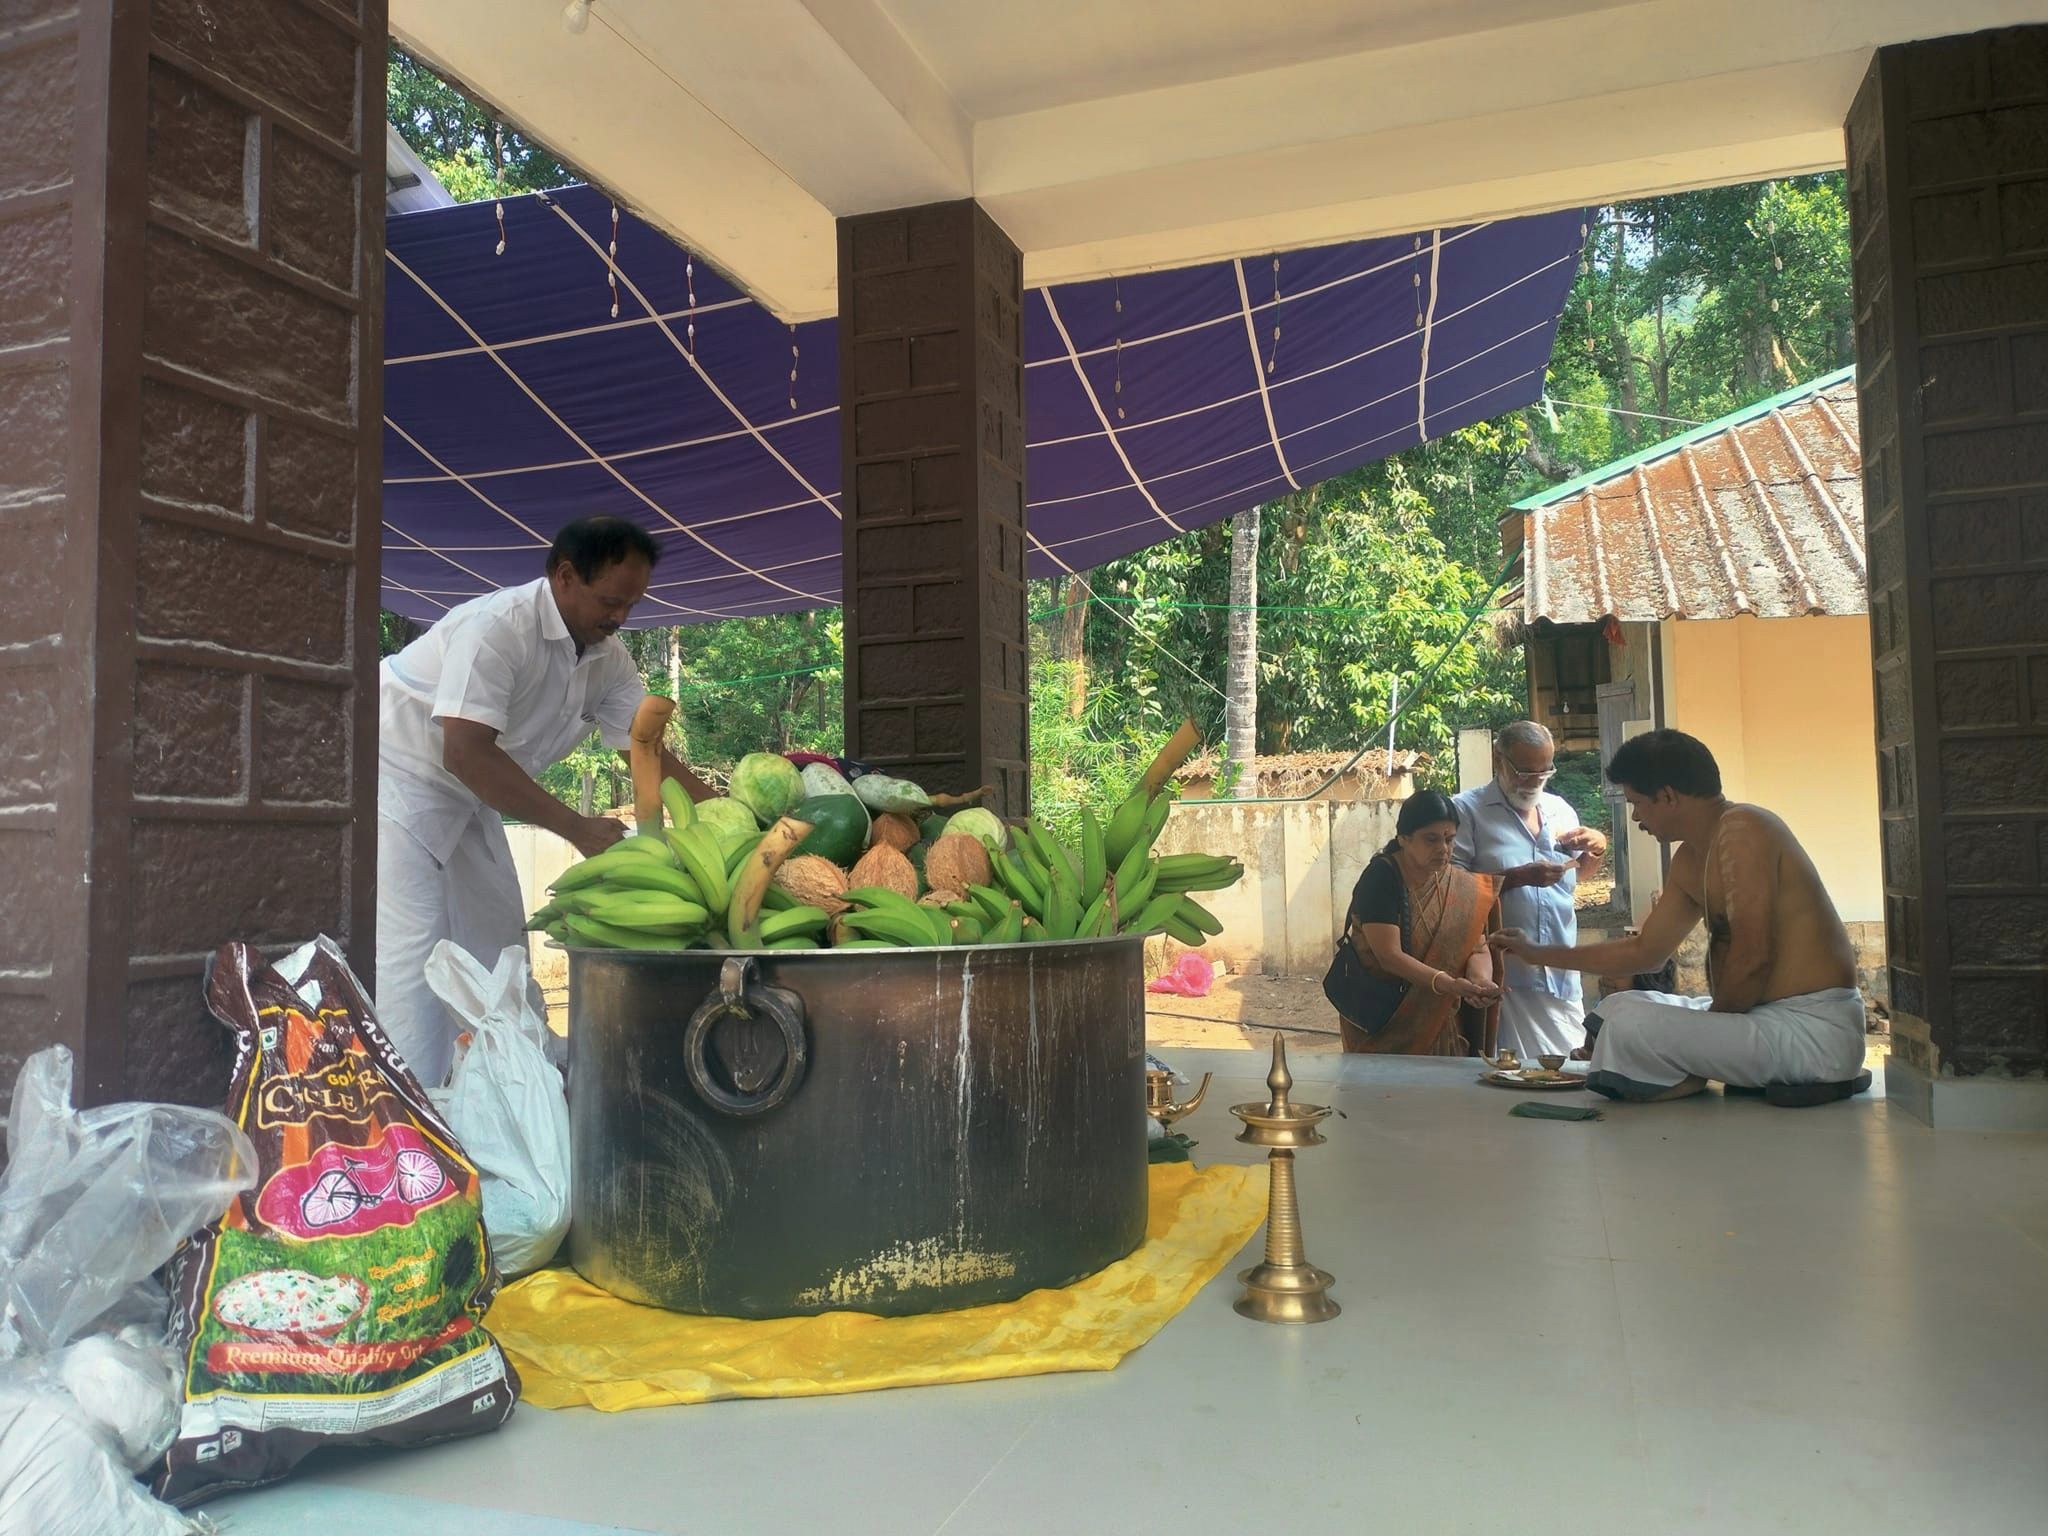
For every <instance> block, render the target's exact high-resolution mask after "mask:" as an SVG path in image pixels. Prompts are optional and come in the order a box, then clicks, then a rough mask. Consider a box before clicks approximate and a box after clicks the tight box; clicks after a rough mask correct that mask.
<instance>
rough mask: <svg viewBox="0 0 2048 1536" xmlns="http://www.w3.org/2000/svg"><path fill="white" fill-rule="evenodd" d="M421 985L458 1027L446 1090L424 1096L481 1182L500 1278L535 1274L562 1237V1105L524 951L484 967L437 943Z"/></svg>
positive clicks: (565, 1145) (565, 1134) (565, 1130)
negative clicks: (460, 1037)
mask: <svg viewBox="0 0 2048 1536" xmlns="http://www.w3.org/2000/svg"><path fill="white" fill-rule="evenodd" d="M427 985H428V986H430V987H432V988H433V989H434V993H435V995H436V996H437V997H439V998H440V999H441V1001H442V1002H443V1003H445V1004H447V1006H448V1008H449V1009H450V1011H452V1012H453V1013H454V1014H455V1016H456V1017H457V1018H458V1019H460V1020H461V1021H462V1025H463V1028H464V1030H465V1031H466V1032H467V1034H468V1035H469V1042H468V1044H467V1046H466V1047H459V1048H458V1050H457V1054H456V1057H455V1068H454V1071H453V1072H452V1073H451V1074H450V1075H449V1079H448V1086H447V1087H445V1088H441V1089H436V1090H435V1091H434V1092H433V1093H432V1094H430V1095H429V1096H430V1097H431V1098H432V1099H433V1101H434V1105H435V1107H436V1108H437V1109H439V1110H440V1111H441V1113H442V1115H443V1116H445V1117H446V1119H447V1121H448V1126H449V1129H450V1130H452V1131H454V1132H455V1134H456V1136H457V1138H458V1139H459V1140H460V1141H461V1142H462V1149H463V1151H464V1152H466V1153H467V1154H468V1155H469V1158H470V1161H472V1162H473V1163H475V1164H476V1166H477V1169H478V1171H479V1172H480V1173H481V1174H482V1175H483V1189H484V1230H485V1231H486V1232H487V1233H489V1235H490V1243H491V1253H492V1256H493V1257H494V1258H496V1259H497V1261H498V1269H499V1271H500V1273H502V1274H504V1275H506V1276H512V1275H521V1274H525V1273H526V1272H527V1271H528V1270H533V1269H538V1268H540V1266H541V1265H543V1264H545V1263H547V1261H548V1260H549V1259H551V1258H553V1257H554V1256H555V1250H556V1249H557V1248H559V1247H560V1246H561V1244H562V1237H563V1235H564V1234H565V1233H566V1232H567V1231H568V1230H569V1105H568V1100H567V1099H566V1098H565V1097H564V1096H563V1092H562V1074H561V1073H560V1072H558V1071H557V1070H556V1069H555V1067H554V1066H553V1065H552V1064H551V1063H550V1062H549V1060H548V1056H547V1041H548V1040H549V1039H550V1035H549V1031H548V1027H547V1020H546V1019H544V1018H543V1017H542V1016H541V1015H540V1013H539V1012H538V1011H536V1010H535V1008H534V1006H533V997H532V992H531V989H530V988H529V986H528V983H527V959H526V947H525V946H524V945H513V946H510V947H508V948H507V949H506V950H505V952H504V953H503V954H501V955H500V956H499V957H498V963H497V965H496V966H495V967H494V968H493V969H491V970H488V971H487V970H485V969H484V968H483V966H482V965H481V964H479V963H478V962H477V960H476V958H475V956H473V955H471V954H470V953H469V952H468V951H467V950H465V949H463V948H462V947H461V946H460V945H457V944H454V943H451V942H450V941H448V940H446V939H443V940H442V941H441V942H440V943H439V944H437V945H435V946H434V952H433V954H431V955H430V956H428V957H427Z"/></svg>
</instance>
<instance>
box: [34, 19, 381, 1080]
mask: <svg viewBox="0 0 2048 1536" xmlns="http://www.w3.org/2000/svg"><path fill="white" fill-rule="evenodd" d="M384 48H385V19H384V3H383V0H153V3H150V0H80V3H65V0H24V3H17V4H11V5H8V6H5V7H4V8H0V146H4V147H0V548H4V549H5V550H6V551H7V558H6V560H5V561H4V562H0V1093H4V1092H5V1089H6V1088H7V1087H11V1085H12V1083H13V1080H14V1074H15V1070H16V1067H17V1065H18V1064H19V1061H20V1059H21V1057H22V1056H23V1055H24V1054H26V1053H27V1052H28V1051H30V1050H33V1049H34V1048H36V1047H37V1046H40V1045H43V1044H46V1043H50V1042H53V1041H61V1042H63V1043H65V1044H68V1045H70V1046H71V1047H72V1049H73V1050H74V1051H75V1052H76V1053H77V1055H78V1059H79V1091H80V1094H81V1096H82V1097H84V1098H87V1099H89V1100H95V1101H103V1100H107V1099H114V1098H123V1097H131V1096H140V1097H151V1098H182V1099H187V1100H191V1101H193V1102H202V1103H204V1102H218V1100H219V1098H220V1094H221V1092H222V1090H223V1087H224V1082H225V1075H224V1071H223V1063H224V1060H225V1057H224V1048H225V1043H226V1042H225V1035H224V1033H223V1032H222V1031H221V1030H220V1028H219V1027H218V1026H217V1025H215V1024H214V1023H212V1022H211V1021H210V1020H209V1019H208V1018H207V1017H206V1015H205V1011H204V1009H203V1007H202V1006H201V1003H200V998H199V975H200V970H201V966H202V965H203V963H204V960H205V957H206V955H207V954H208V953H209V952H210V951H211V950H212V949H213V948H214V947H215V946H216V945H218V944H219V943H221V942H222V941H224V940H227V939H237V938H239V939H249V940H253V941H256V942H258V943H263V944H268V945H277V946H284V945H287V944H290V943H292V942H295V941H300V940H304V939H306V938H309V937H311V936H312V935H314V934H315V933H318V932H321V931H325V932H328V933H330V934H333V935H334V936H335V937H336V938H338V939H341V940H342V941H344V942H345V943H346V944H347V945H348V946H349V949H350V954H351V957H352V959H353V960H354V961H355V963H356V965H357V966H358V967H359V968H361V969H363V970H364V971H365V973H366V974H367V971H368V968H369V965H370V959H371V954H370V945H371V940H372V937H373V929H374V922H373V916H372V914H373V910H374V906H373V903H374V890H373V887H374V878H375V854H376V815H375V803H376V789H375V777H376V665H377V658H376V644H375V636H376V633H377V628H376V610H377V571H378V542H379V541H378V519H377V512H376V507H377V495H378V478H379V458H380V452H381V441H380V428H379V424H378V421H379V416H380V415H381V411H380V407H379V400H380V383H381V380H380V373H381V366H380V365H381V359H382V353H383V336H382V313H383V253H384V237H383V180H382V168H383V98H384Z"/></svg>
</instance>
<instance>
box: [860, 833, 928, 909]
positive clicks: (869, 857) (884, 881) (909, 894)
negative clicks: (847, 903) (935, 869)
mask: <svg viewBox="0 0 2048 1536" xmlns="http://www.w3.org/2000/svg"><path fill="white" fill-rule="evenodd" d="M867 885H880V886H886V887H887V888H888V889H890V890H892V891H894V892H895V893H896V894H897V895H899V896H901V897H903V898H905V899H906V900H909V901H915V900H917V870H916V869H915V868H914V867H913V866H912V864H911V862H910V860H909V859H907V858H905V857H904V856H903V854H902V853H901V852H900V851H899V850H898V849H895V848H892V847H890V846H889V844H887V843H876V844H875V845H874V847H872V848H870V849H869V850H868V851H867V852H866V853H864V854H862V855H861V856H860V862H859V863H858V864H856V865H854V866H853V869H852V870H851V871H850V872H849V873H848V874H847V877H846V888H847V889H848V890H850V891H857V890H859V889H860V888H861V887H862V886H867Z"/></svg>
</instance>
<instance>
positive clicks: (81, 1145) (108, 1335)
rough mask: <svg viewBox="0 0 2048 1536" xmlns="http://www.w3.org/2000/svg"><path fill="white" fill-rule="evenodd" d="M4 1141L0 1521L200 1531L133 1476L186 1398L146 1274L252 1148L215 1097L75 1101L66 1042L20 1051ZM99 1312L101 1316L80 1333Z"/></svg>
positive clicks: (231, 1181)
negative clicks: (200, 1101)
mask: <svg viewBox="0 0 2048 1536" xmlns="http://www.w3.org/2000/svg"><path fill="white" fill-rule="evenodd" d="M7 1149H8V1166H7V1171H6V1173H5V1175H4V1176H0V1361H4V1362H5V1363H4V1364H0V1536H190V1533H193V1532H201V1531H207V1530H211V1529H212V1527H211V1526H210V1525H208V1524H207V1523H206V1522H205V1521H203V1520H199V1519H194V1518H192V1517H190V1516H185V1515H180V1514H179V1513H178V1512H177V1511H176V1510H174V1509H171V1508H169V1507H168V1506H166V1505H163V1504H159V1503H158V1502H157V1501H156V1500H155V1499H152V1498H151V1497H150V1496H149V1495H148V1494H147V1493H146V1492H145V1491H144V1490H143V1488H142V1486H141V1485H140V1484H139V1483H137V1482H136V1481H135V1474H136V1473H137V1472H140V1471H142V1470H143V1469H144V1468H146V1467H148V1466H149V1465H150V1464H151V1463H153V1462H155V1461H156V1460H157V1458H158V1457H160V1456H161V1455H162V1454H163V1452H164V1448H165V1447H166V1446H167V1445H169V1444H170V1442H171V1439H172V1437H173V1435H174V1434H175V1433H176V1430H177V1423H178V1410H179V1405H180V1402H181V1393H180V1390H179V1388H180V1383H179V1373H178V1361H177V1357H176V1356H175V1354H173V1352H172V1351H171V1350H170V1349H169V1348H168V1347H167V1346H166V1344H165V1327H166V1322H167V1309H168V1303H167V1300H166V1298H165V1296H164V1293H163V1291H162V1290H161V1289H160V1288H159V1287H158V1286H157V1285H156V1283H155V1281H154V1280H152V1279H151V1278H150V1276H151V1274H152V1273H153V1272H154V1271H155V1270H156V1269H157V1268H159V1267H160V1266H161V1265H162V1264H163V1263H164V1261H165V1260H166V1259H168V1258H169V1257H170V1256H171V1253H172V1250H174V1249H175V1248H176V1247H177V1246H178V1244H179V1243H181V1242H183V1241H184V1240H185V1238H186V1237H187V1236H188V1235H189V1234H190V1233H192V1232H193V1231H194V1230H195V1229H197V1228H198V1227H200V1226H201V1225H203V1224H204V1223H205V1222H206V1221H207V1220H208V1219H209V1218H210V1217H211V1216H213V1215H214V1214H216V1213H217V1212H218V1211H219V1210H220V1209H221V1208H222V1207H223V1206H225V1205H226V1204H227V1202H228V1201H230V1200H232V1199H233V1198H234V1197H235V1196H236V1195H237V1194H239V1193H241V1192H242V1191H243V1190H246V1189H248V1188H249V1187H250V1186H251V1185H252V1184H254V1182H255V1179H256V1153H255V1149H254V1148H252V1147H251V1146H250V1145H249V1139H248V1137H246V1136H244V1135H243V1134H242V1132H241V1131H240V1129H238V1128H237V1127H236V1125H235V1124H234V1122H233V1121H231V1120H229V1119H228V1118H227V1117H226V1116H225V1115H220V1114H216V1113H214V1112H213V1111H212V1110H204V1109H186V1108H182V1107H180V1106H178V1105H172V1104H113V1105H108V1106H106V1107H104V1108H101V1109H88V1110H84V1111H77V1110H73V1109H72V1107H71V1053H70V1051H68V1050H66V1049H65V1048H64V1047H63V1046H51V1047H50V1048H49V1049H47V1050H43V1051H38V1052H37V1053H36V1054H35V1055H33V1056H31V1057H30V1058H29V1059H28V1060H27V1061H26V1062H24V1063H23V1064H22V1069H21V1076H20V1077H19V1079H18V1080H17V1081H16V1083H15V1087H14V1105H13V1109H12V1110H11V1112H10V1114H9V1116H8V1125H7ZM94 1327H97V1328H99V1329H101V1330H105V1331H102V1332H98V1333H90V1334H85V1336H84V1337H79V1335H81V1334H84V1333H85V1330H87V1329H89V1328H94ZM115 1329H118V1330H119V1332H118V1334H115V1333H113V1332H112V1331H111V1330H115ZM74 1339H76V1340H77V1342H75V1343H74V1342H72V1341H73V1340H74Z"/></svg>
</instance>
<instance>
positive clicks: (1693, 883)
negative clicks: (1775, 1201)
mask: <svg viewBox="0 0 2048 1536" xmlns="http://www.w3.org/2000/svg"><path fill="white" fill-rule="evenodd" d="M1607 777H1608V778H1609V779H1611V780H1612V781H1613V782H1614V783H1616V784H1618V785H1620V786H1621V788H1622V791H1623V793H1624V794H1625V795H1626V797H1627V799H1628V804H1629V810H1630V813H1631V815H1632V817H1633V819H1634V821H1635V824H1636V825H1637V826H1639V827H1641V828H1642V829H1643V830H1644V831H1645V832H1647V833H1649V834H1650V835H1651V836H1652V837H1654V838H1656V839H1658V840H1659V841H1660V842H1665V843H1673V842H1675V843H1677V844H1679V847H1678V851H1677V852H1676V853H1674V854H1673V855H1672V858H1671V874H1670V879H1669V881H1668V882H1667V884H1666V887H1665V891H1664V895H1663V897H1662V899H1661V900H1659V901H1658V903H1657V905H1656V906H1655V907H1654V908H1653V909H1652V910H1651V912H1650V915H1649V917H1648V918H1647V919H1646V920H1645V922H1644V923H1643V931H1642V932H1641V933H1640V934H1639V935H1637V936H1636V937H1634V938H1630V939H1619V940H1616V941H1614V942H1611V943H1607V944H1593V945H1589V946H1587V947H1585V948H1583V949H1570V948H1565V947H1561V946H1551V945H1541V944H1536V943H1533V942H1531V941H1530V939H1529V937H1528V935H1526V934H1523V933H1520V932H1517V931H1515V930H1512V929H1502V930H1501V931H1500V932H1498V933H1496V934H1495V935H1494V936H1493V942H1494V944H1495V945H1496V946H1497V947H1499V948H1501V949H1503V950H1505V951H1507V953H1508V954H1510V955H1513V956H1515V957H1516V958H1518V959H1520V960H1523V961H1525V962H1526V963H1528V964H1531V965H1568V966H1571V967H1573V968H1574V969H1577V970H1585V971H1593V972H1597V973H1599V974H1601V975H1617V974H1633V973H1637V972H1642V971H1654V970H1656V969H1657V968H1658V967H1659V966H1661V965H1663V964H1664V962H1665V961H1666V960H1669V959H1670V958H1671V956H1672V955H1673V954H1675V953H1676V952H1677V950H1678V946H1679V944H1680V943H1682V942H1683V941H1684V939H1685V937H1686V935H1687V934H1689V933H1691V932H1692V930H1693V926H1694V924H1696V923H1698V922H1699V921H1700V920H1701V919H1702V918H1704V919H1706V923H1707V932H1708V935H1709V941H1710V942H1709V948H1708V972H1707V973H1708V978H1709V981H1710V983H1711V985H1712V987H1713V996H1712V997H1677V996H1673V995H1672V994H1670V993H1666V992H1620V993H1616V994H1615V995H1614V996H1612V997H1609V998H1607V999H1606V1000H1605V1001H1604V1002H1602V1003H1601V1005H1600V1010H1599V1014H1598V1019H1599V1021H1600V1022H1599V1025H1598V1028H1597V1032H1595V1033H1594V1041H1593V1066H1592V1071H1591V1073H1590V1075H1589V1076H1588V1078H1587V1086H1589V1087H1591V1088H1593V1089H1595V1090H1596V1091H1598V1092H1600V1093H1604V1094H1606V1095H1607V1096H1608V1097H1609V1098H1614V1099H1638V1100H1657V1099H1676V1098H1683V1097H1684V1096H1686V1095H1687V1094H1693V1093H1698V1092H1699V1091H1700V1090H1701V1089H1702V1088H1704V1087H1705V1086H1706V1085H1707V1083H1708V1082H1709V1081H1710V1080H1711V1081H1715V1082H1720V1083H1725V1084H1727V1085H1728V1086H1729V1087H1730V1088H1736V1089H1753V1090H1762V1091H1764V1092H1765V1093H1766V1094H1767V1096H1768V1097H1769V1098H1770V1099H1771V1101H1772V1102H1773V1103H1780V1104H1814V1103H1824V1102H1826V1101H1827V1100H1830V1099H1836V1098H1845V1097H1847V1096H1848V1095H1849V1094H1851V1093H1857V1092H1860V1091H1862V1089H1864V1088H1867V1087H1869V1085H1870V1074H1869V1073H1867V1072H1864V1071H1863V1070H1862V1067H1863V999H1862V997H1861V995H1860V994H1859V993H1858V992H1857V990H1856V959H1855V952H1854V950H1853V949H1851V947H1850V944H1849V935H1848V933H1847V932H1846V931H1845V930H1844V929H1843V927H1842V920H1841V919H1840V918H1839V917H1837V916H1836V915H1835V907H1834V903H1833V902H1832V901H1830V900H1829V899H1828V893H1827V891H1826V890H1825V889H1823V888H1822V886H1821V882H1820V875H1819V874H1818V873H1817V872H1816V871H1815V869H1814V867H1813V860H1811V859H1810V858H1808V857H1807V855H1806V850H1805V849H1803V848H1801V847H1800V846H1799V841H1798V839H1797V838H1795V837H1793V835H1792V832H1791V829H1790V828H1788V827H1787V826H1786V825H1785V823H1784V822H1782V821H1780V820H1779V819H1778V818H1777V817H1776V816H1774V815H1772V814H1771V813H1770V812H1769V811H1767V810H1764V809H1762V808H1761V807H1759V806H1754V805H1735V804H1731V803H1730V802H1729V800H1728V798H1727V796H1725V795H1723V794H1722V793H1721V770H1720V768H1719V766H1718V765H1717V764H1716V763H1715V762H1714V757H1713V754H1712V753H1711V752H1709V751H1708V750H1707V748H1706V746H1705V744H1704V743H1702V742H1700V741H1698V740H1696V739H1695V738H1693V737H1691V736H1688V735H1686V734H1685V733H1684V732H1682V731H1651V732H1649V733H1648V734H1646V735H1642V736H1638V737H1636V738H1635V739H1634V740H1632V741H1630V742H1628V743H1627V744H1626V745H1625V746H1623V747H1622V748H1621V750H1620V751H1618V752H1616V753H1615V754H1614V758H1613V760H1612V761H1611V762H1609V763H1608V765H1607ZM1586 1023H1587V1027H1588V1029H1589V1030H1593V1028H1594V1024H1595V1018H1594V1016H1590V1015H1589V1016H1588V1018H1587V1020H1586Z"/></svg>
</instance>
